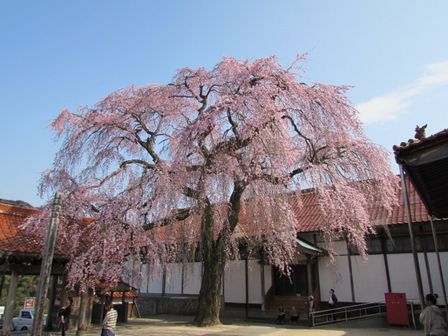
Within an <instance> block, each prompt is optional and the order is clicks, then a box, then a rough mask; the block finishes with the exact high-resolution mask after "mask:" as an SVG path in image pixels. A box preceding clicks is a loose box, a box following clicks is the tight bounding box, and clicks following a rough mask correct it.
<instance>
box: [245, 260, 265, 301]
mask: <svg viewBox="0 0 448 336" xmlns="http://www.w3.org/2000/svg"><path fill="white" fill-rule="evenodd" d="M248 268H249V272H248V273H249V282H248V283H249V303H258V304H261V303H262V298H261V265H260V263H259V262H258V260H249V261H248Z"/></svg>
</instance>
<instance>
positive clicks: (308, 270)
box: [306, 254, 313, 296]
mask: <svg viewBox="0 0 448 336" xmlns="http://www.w3.org/2000/svg"><path fill="white" fill-rule="evenodd" d="M311 266H312V265H311V256H310V255H309V254H307V256H306V282H307V286H306V287H307V291H308V296H310V295H313V277H312V275H313V274H312V272H313V270H312V267H311Z"/></svg>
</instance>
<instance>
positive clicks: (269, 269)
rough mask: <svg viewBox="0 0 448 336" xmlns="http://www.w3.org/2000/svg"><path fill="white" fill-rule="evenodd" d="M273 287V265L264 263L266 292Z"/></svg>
mask: <svg viewBox="0 0 448 336" xmlns="http://www.w3.org/2000/svg"><path fill="white" fill-rule="evenodd" d="M271 287H272V266H271V265H264V294H266V293H267V292H268V291H269V289H270V288H271Z"/></svg>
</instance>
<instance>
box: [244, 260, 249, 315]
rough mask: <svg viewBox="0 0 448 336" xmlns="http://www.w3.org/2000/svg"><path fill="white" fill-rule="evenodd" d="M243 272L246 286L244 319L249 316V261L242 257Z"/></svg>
mask: <svg viewBox="0 0 448 336" xmlns="http://www.w3.org/2000/svg"><path fill="white" fill-rule="evenodd" d="M244 273H245V275H246V276H245V287H246V305H245V313H246V320H247V319H248V317H249V261H248V260H247V258H246V259H244Z"/></svg>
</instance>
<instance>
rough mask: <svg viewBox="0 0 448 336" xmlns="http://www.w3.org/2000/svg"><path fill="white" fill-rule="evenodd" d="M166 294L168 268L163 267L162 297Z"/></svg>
mask: <svg viewBox="0 0 448 336" xmlns="http://www.w3.org/2000/svg"><path fill="white" fill-rule="evenodd" d="M165 293H166V266H165V265H164V266H163V270H162V296H165Z"/></svg>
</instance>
